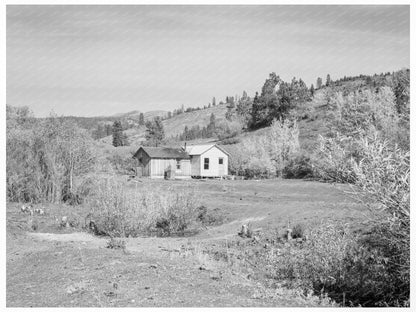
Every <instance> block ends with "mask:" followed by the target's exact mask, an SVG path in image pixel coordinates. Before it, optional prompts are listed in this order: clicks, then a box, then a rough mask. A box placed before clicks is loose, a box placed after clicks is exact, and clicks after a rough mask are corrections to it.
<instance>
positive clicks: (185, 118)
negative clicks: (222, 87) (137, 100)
mask: <svg viewBox="0 0 416 312" xmlns="http://www.w3.org/2000/svg"><path fill="white" fill-rule="evenodd" d="M226 110H227V108H226V105H225V104H221V105H217V106H213V107H210V108H206V109H201V110H195V111H192V112H185V113H182V114H179V115H175V116H173V117H172V118H169V119H165V120H163V122H162V123H163V127H164V130H165V134H166V137H167V138H172V137H175V136H176V135H178V134H181V133H182V132H183V130H184V128H185V126H188V128H191V127H192V126H196V125H199V126H200V127H204V126H207V125H208V124H209V120H210V116H211V114H214V115H215V118H216V120H218V121H219V120H225V112H226ZM163 113H166V112H164V111H151V112H147V113H144V116H145V120H151V119H153V118H154V117H156V116H161V115H163ZM119 116H123V117H124V118H134V117H135V116H136V113H135V112H130V113H127V114H119ZM137 116H138V115H137ZM145 133H146V127H144V126H135V127H133V128H130V129H127V130H125V131H124V134H126V135H127V138H128V141H129V144H130V145H134V146H138V145H140V144H141V142H143V141H144V140H145ZM99 141H100V142H102V143H106V144H112V136H111V135H110V136H107V137H104V138H102V139H100V140H99ZM199 141H200V140H199ZM202 141H204V142H206V141H212V139H205V140H202Z"/></svg>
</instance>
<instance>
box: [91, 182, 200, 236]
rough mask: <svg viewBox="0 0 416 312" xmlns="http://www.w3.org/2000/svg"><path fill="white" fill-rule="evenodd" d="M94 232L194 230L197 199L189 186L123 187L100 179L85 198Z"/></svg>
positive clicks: (132, 232) (119, 233) (136, 234)
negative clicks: (89, 209) (159, 187)
mask: <svg viewBox="0 0 416 312" xmlns="http://www.w3.org/2000/svg"><path fill="white" fill-rule="evenodd" d="M89 205H90V207H91V214H90V216H91V219H92V220H93V222H94V223H95V226H96V230H97V232H99V233H101V234H104V235H109V236H111V237H129V236H132V237H135V236H138V235H147V234H152V233H154V234H159V235H173V234H179V235H181V234H182V235H183V234H185V233H187V232H193V231H196V230H197V229H198V227H199V225H200V223H199V222H198V216H199V209H198V207H199V202H198V198H197V197H196V194H195V193H194V192H193V191H192V189H189V188H186V189H173V188H170V189H168V190H161V189H158V188H150V187H144V188H140V189H137V190H134V189H129V188H127V187H126V186H125V185H124V184H123V183H121V182H117V181H115V180H113V179H107V180H103V181H101V182H100V183H99V184H98V187H97V189H96V191H95V193H94V194H93V195H92V196H91V197H90V199H89Z"/></svg>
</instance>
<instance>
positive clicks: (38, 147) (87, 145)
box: [6, 115, 96, 202]
mask: <svg viewBox="0 0 416 312" xmlns="http://www.w3.org/2000/svg"><path fill="white" fill-rule="evenodd" d="M16 118H17V119H16ZM28 123H29V124H28ZM6 151H7V153H6V157H7V162H6V163H7V167H6V184H7V197H8V199H9V200H10V201H24V202H42V201H46V202H61V201H66V200H70V201H71V202H76V200H74V199H75V198H76V197H77V196H78V197H79V196H80V194H77V193H76V190H75V183H74V181H75V180H76V179H80V178H82V177H83V176H84V175H86V174H88V173H89V172H91V171H92V170H93V169H94V166H95V164H96V156H95V151H94V144H93V141H92V139H91V137H90V136H89V135H88V133H87V132H86V131H84V130H82V129H79V128H78V126H77V125H76V124H75V123H73V122H70V121H68V120H64V119H61V118H58V117H55V116H51V117H49V118H46V119H43V120H36V121H33V120H31V119H29V121H26V119H25V118H23V117H15V115H11V116H7V143H6Z"/></svg>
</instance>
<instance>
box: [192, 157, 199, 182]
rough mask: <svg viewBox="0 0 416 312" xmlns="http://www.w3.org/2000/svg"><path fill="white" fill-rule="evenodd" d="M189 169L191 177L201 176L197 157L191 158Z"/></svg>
mask: <svg viewBox="0 0 416 312" xmlns="http://www.w3.org/2000/svg"><path fill="white" fill-rule="evenodd" d="M191 168H192V170H191V173H192V176H196V177H198V176H201V157H199V156H198V155H195V156H192V157H191Z"/></svg>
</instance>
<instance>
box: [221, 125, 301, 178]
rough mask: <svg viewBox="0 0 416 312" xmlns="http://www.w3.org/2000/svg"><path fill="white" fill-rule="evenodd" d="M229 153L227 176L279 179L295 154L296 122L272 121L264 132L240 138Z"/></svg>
mask: <svg viewBox="0 0 416 312" xmlns="http://www.w3.org/2000/svg"><path fill="white" fill-rule="evenodd" d="M229 150H230V152H231V157H230V162H229V166H230V167H229V168H230V173H231V174H235V175H244V176H245V177H246V178H271V177H276V176H281V175H282V173H283V170H284V168H285V167H286V165H287V163H288V162H289V161H290V159H291V158H292V157H294V155H296V153H298V151H299V130H298V127H297V124H296V122H291V121H288V120H285V121H277V120H275V121H273V123H272V125H271V127H270V129H268V131H267V132H265V133H263V134H261V135H259V136H257V137H251V138H245V139H242V140H241V143H238V144H236V145H235V146H233V147H232V148H230V149H229Z"/></svg>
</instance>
